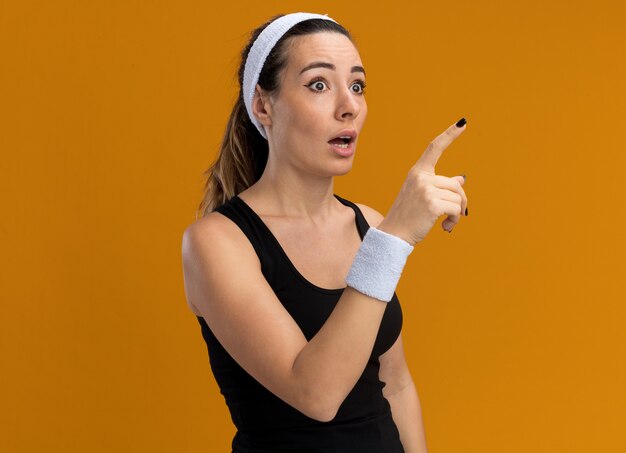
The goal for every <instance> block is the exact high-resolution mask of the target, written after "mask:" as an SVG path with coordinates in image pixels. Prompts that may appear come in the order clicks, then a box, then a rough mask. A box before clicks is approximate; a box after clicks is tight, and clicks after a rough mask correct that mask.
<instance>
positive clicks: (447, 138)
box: [416, 118, 466, 173]
mask: <svg viewBox="0 0 626 453" xmlns="http://www.w3.org/2000/svg"><path fill="white" fill-rule="evenodd" d="M465 124H466V121H465V118H461V119H460V120H459V121H457V122H456V123H455V124H453V125H451V126H450V127H448V129H446V130H445V131H444V132H443V133H441V134H439V135H438V136H437V137H436V138H435V139H434V140H433V141H432V142H430V144H429V145H428V147H427V148H426V150H425V151H424V153H423V154H422V155H421V156H420V158H419V160H418V161H417V163H416V166H418V167H420V168H422V169H424V170H429V171H432V172H433V173H434V172H435V165H437V161H438V160H439V158H440V157H441V155H442V154H443V152H444V150H445V149H446V148H447V147H448V146H450V143H452V142H453V141H454V140H456V138H457V137H458V136H459V135H461V134H462V133H463V131H464V130H465Z"/></svg>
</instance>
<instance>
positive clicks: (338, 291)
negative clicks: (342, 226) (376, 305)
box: [231, 194, 365, 294]
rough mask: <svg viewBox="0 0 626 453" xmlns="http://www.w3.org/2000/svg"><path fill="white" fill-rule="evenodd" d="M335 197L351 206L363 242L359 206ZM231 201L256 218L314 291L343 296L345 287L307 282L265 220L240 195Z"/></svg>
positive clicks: (298, 274) (290, 266)
mask: <svg viewBox="0 0 626 453" xmlns="http://www.w3.org/2000/svg"><path fill="white" fill-rule="evenodd" d="M333 195H334V196H335V198H337V200H339V201H340V202H341V204H343V205H345V206H349V207H350V208H352V210H353V211H354V223H355V225H356V229H357V232H358V234H359V236H360V237H361V240H363V237H364V235H365V232H364V231H361V229H360V227H359V214H360V212H357V211H358V206H356V205H354V206H352V205H351V204H352V203H350V202H349V201H348V200H345V199H343V198H341V197H340V196H339V195H337V194H333ZM231 201H236V202H238V203H239V204H240V205H241V206H243V208H244V209H245V210H246V211H248V212H249V213H250V214H251V215H252V217H254V218H255V219H256V220H257V221H258V223H259V224H260V225H261V227H262V229H263V231H265V232H266V233H267V236H268V237H269V238H270V239H271V241H272V242H273V243H274V245H275V246H276V249H277V250H278V252H279V253H280V255H281V256H282V257H283V259H284V260H285V262H286V263H287V264H288V266H289V268H290V269H291V270H292V271H293V273H294V274H295V275H296V276H297V277H298V278H299V279H300V280H301V281H302V282H303V283H304V284H305V285H306V286H308V287H309V288H312V289H314V290H315V291H318V292H321V293H324V294H341V293H342V292H343V291H344V290H345V289H346V287H345V286H344V287H343V288H322V287H321V286H317V285H315V284H314V283H312V282H310V281H309V280H307V279H306V278H305V277H304V275H302V274H301V273H300V271H299V270H298V269H297V268H296V266H295V265H294V264H293V262H292V261H291V259H290V258H289V256H288V255H287V252H285V249H283V247H282V245H280V242H278V239H277V238H276V236H274V233H272V230H270V229H269V227H268V226H267V225H266V224H265V222H264V221H263V219H261V217H260V216H259V215H258V214H257V213H256V212H255V211H254V209H252V208H251V207H250V206H249V205H248V204H247V203H246V202H245V201H243V199H242V198H240V197H239V196H238V195H234V196H233V197H232V198H231Z"/></svg>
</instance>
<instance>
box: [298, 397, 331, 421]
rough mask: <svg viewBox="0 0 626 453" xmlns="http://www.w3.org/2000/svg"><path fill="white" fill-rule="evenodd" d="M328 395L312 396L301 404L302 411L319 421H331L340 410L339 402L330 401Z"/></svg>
mask: <svg viewBox="0 0 626 453" xmlns="http://www.w3.org/2000/svg"><path fill="white" fill-rule="evenodd" d="M327 398H328V395H324V397H312V398H308V399H307V401H305V402H303V403H302V404H301V407H302V408H303V410H301V412H302V413H303V414H304V415H306V416H307V417H309V418H312V419H313V420H317V421H318V422H330V421H332V420H333V419H334V418H335V417H336V416H337V412H339V404H336V403H334V402H331V401H328V399H327Z"/></svg>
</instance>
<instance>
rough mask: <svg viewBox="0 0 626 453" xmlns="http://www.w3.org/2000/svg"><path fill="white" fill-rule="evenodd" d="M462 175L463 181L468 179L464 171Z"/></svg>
mask: <svg viewBox="0 0 626 453" xmlns="http://www.w3.org/2000/svg"><path fill="white" fill-rule="evenodd" d="M461 176H463V181H467V176H466V175H465V173H463V174H462V175H461Z"/></svg>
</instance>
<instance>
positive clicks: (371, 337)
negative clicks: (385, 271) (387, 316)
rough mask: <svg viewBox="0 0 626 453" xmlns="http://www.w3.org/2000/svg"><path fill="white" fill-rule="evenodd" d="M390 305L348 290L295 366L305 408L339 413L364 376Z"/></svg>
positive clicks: (294, 372)
mask: <svg viewBox="0 0 626 453" xmlns="http://www.w3.org/2000/svg"><path fill="white" fill-rule="evenodd" d="M386 306H387V304H386V303H385V302H381V301H379V300H375V299H373V298H370V297H369V296H366V295H364V294H362V293H360V292H358V291H356V290H355V289H353V288H351V287H347V288H346V289H345V291H344V292H343V294H342V296H341V297H340V299H339V301H338V302H337V305H336V306H335V308H334V310H333V312H332V313H331V315H330V316H329V317H328V319H327V320H326V322H325V323H324V325H323V326H322V328H321V329H320V330H319V332H318V333H317V334H316V335H315V336H314V337H313V338H312V339H311V340H310V341H309V342H308V344H307V345H306V346H305V347H304V348H303V349H302V351H301V352H300V354H299V355H298V357H297V358H296V360H295V363H294V365H293V375H294V377H295V378H296V380H297V382H298V385H299V388H300V392H299V394H300V397H301V398H302V399H303V401H304V402H303V405H307V406H311V405H313V406H317V409H315V412H322V413H328V412H331V414H330V415H332V412H334V411H336V410H337V409H338V408H339V406H340V405H341V403H342V402H343V401H344V399H345V398H346V396H347V395H348V394H349V393H350V391H351V390H352V388H353V387H354V384H355V383H356V382H357V380H358V379H359V377H360V376H361V375H362V374H363V370H364V369H365V366H366V365H367V361H368V360H369V357H370V356H371V354H372V348H373V347H374V342H375V341H376V335H377V334H378V330H379V328H380V323H381V320H382V317H383V315H384V313H385V308H386Z"/></svg>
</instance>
